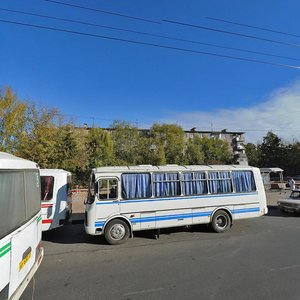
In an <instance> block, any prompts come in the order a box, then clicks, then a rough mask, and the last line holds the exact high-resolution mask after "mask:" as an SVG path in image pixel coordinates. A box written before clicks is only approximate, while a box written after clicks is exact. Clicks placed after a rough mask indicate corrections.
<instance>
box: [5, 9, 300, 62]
mask: <svg viewBox="0 0 300 300" xmlns="http://www.w3.org/2000/svg"><path fill="white" fill-rule="evenodd" d="M0 10H2V11H7V12H13V13H18V14H23V15H29V16H35V17H40V18H46V19H52V20H58V21H64V22H71V23H76V24H82V25H89V26H95V27H100V28H106V29H111V30H118V31H123V32H130V33H135V34H140V35H145V36H152V37H158V38H163V39H168V40H174V41H180V42H187V43H193V44H199V45H204V46H210V47H215V48H221V49H227V50H234V51H240V52H246V53H253V54H259V55H264V56H268V57H276V58H284V59H289V60H295V61H300V58H294V57H289V56H282V55H277V54H271V53H267V52H261V51H253V50H247V49H241V48H235V47H228V46H223V45H218V44H212V43H204V42H200V41H193V40H188V39H182V38H176V37H170V36H166V35H160V34H152V33H148V32H144V31H136V30H130V29H124V28H119V27H112V26H106V25H100V24H95V23H90V22H84V21H79V20H74V19H66V18H59V17H54V16H49V15H42V14H36V13H32V12H26V11H20V10H13V9H7V8H2V7H0Z"/></svg>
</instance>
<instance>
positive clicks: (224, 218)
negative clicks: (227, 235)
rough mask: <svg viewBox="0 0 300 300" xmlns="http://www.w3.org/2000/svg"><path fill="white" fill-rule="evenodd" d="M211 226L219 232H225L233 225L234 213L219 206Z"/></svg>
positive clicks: (214, 213) (212, 218) (213, 215)
mask: <svg viewBox="0 0 300 300" xmlns="http://www.w3.org/2000/svg"><path fill="white" fill-rule="evenodd" d="M210 224H211V227H212V229H213V231H215V232H217V233H222V232H225V231H226V230H227V229H228V228H230V227H231V226H232V214H231V212H230V210H229V209H227V208H223V207H222V208H218V209H217V210H215V211H214V212H213V214H212V217H211V223H210Z"/></svg>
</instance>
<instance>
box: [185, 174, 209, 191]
mask: <svg viewBox="0 0 300 300" xmlns="http://www.w3.org/2000/svg"><path fill="white" fill-rule="evenodd" d="M182 177H183V181H182V191H183V194H184V195H201V194H206V193H207V185H206V180H205V173H202V172H195V173H183V174H182Z"/></svg>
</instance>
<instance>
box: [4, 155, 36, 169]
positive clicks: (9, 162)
mask: <svg viewBox="0 0 300 300" xmlns="http://www.w3.org/2000/svg"><path fill="white" fill-rule="evenodd" d="M37 168H38V165H37V164H36V163H35V162H33V161H30V160H27V159H23V158H20V157H17V156H14V155H12V154H9V153H6V152H0V169H18V170H19V169H37Z"/></svg>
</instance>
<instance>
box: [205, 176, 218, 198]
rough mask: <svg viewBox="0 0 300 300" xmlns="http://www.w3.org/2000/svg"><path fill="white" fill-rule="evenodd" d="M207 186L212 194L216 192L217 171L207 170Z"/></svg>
mask: <svg viewBox="0 0 300 300" xmlns="http://www.w3.org/2000/svg"><path fill="white" fill-rule="evenodd" d="M208 179H209V181H208V186H209V190H210V192H211V193H212V194H217V193H218V186H219V184H218V173H217V172H209V173H208Z"/></svg>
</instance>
